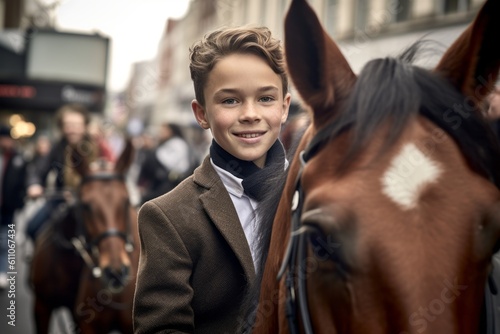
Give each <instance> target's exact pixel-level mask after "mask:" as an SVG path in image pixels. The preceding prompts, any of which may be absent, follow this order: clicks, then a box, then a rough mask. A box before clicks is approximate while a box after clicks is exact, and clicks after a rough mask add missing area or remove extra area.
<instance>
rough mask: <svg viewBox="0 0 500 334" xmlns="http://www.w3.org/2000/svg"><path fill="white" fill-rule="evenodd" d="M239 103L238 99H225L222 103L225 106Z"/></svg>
mask: <svg viewBox="0 0 500 334" xmlns="http://www.w3.org/2000/svg"><path fill="white" fill-rule="evenodd" d="M237 102H238V101H236V99H225V100H224V101H222V103H223V104H235V103H237Z"/></svg>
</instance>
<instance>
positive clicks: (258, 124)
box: [192, 53, 290, 167]
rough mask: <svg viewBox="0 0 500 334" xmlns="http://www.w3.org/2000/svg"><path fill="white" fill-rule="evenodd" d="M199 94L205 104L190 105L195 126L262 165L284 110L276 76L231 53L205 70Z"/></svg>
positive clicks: (249, 57)
mask: <svg viewBox="0 0 500 334" xmlns="http://www.w3.org/2000/svg"><path fill="white" fill-rule="evenodd" d="M204 95H205V101H206V102H205V106H201V105H200V104H199V103H198V102H197V101H196V100H195V101H193V102H192V108H193V111H194V113H195V116H196V119H197V121H198V123H200V125H201V126H202V127H203V128H204V129H210V130H211V131H212V135H213V137H214V139H215V141H216V142H217V143H218V144H219V145H220V146H221V147H222V148H224V149H225V150H226V151H227V152H228V153H230V154H232V155H233V156H235V157H237V158H239V159H241V160H246V161H253V162H254V163H255V164H256V165H257V166H259V167H262V166H264V164H265V159H266V154H267V151H268V150H269V148H270V147H271V146H272V145H273V144H274V142H275V141H276V139H277V138H278V136H279V133H280V130H281V124H283V123H284V122H285V121H286V118H287V116H288V108H289V106H290V94H286V96H285V97H284V98H283V88H282V82H281V78H280V76H279V75H278V74H276V73H274V71H273V70H272V69H271V67H270V66H269V65H268V64H267V63H266V61H265V60H263V59H262V58H260V57H258V56H256V55H253V54H239V53H238V54H231V55H229V56H225V57H224V58H222V59H221V60H219V61H218V62H217V63H216V65H215V66H214V68H213V69H212V71H211V72H210V74H209V76H208V80H207V84H206V87H205V89H204Z"/></svg>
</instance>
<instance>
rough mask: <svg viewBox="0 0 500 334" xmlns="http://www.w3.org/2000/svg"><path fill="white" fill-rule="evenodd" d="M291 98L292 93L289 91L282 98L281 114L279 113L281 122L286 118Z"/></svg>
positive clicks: (283, 122)
mask: <svg viewBox="0 0 500 334" xmlns="http://www.w3.org/2000/svg"><path fill="white" fill-rule="evenodd" d="M291 100H292V95H291V94H290V93H286V95H285V98H284V99H283V114H282V115H281V124H285V122H286V120H287V118H288V112H289V111H290V102H291Z"/></svg>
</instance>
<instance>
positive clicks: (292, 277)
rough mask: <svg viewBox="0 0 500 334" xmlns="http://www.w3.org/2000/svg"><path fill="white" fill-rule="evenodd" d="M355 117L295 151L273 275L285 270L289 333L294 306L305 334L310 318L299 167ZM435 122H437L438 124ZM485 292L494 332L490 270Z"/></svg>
mask: <svg viewBox="0 0 500 334" xmlns="http://www.w3.org/2000/svg"><path fill="white" fill-rule="evenodd" d="M424 116H427V118H430V119H431V121H433V120H434V119H433V118H432V117H429V116H428V115H424ZM354 122H355V120H354V119H353V118H351V117H347V118H346V119H343V120H342V121H341V122H340V123H337V124H336V125H335V122H331V123H330V124H329V125H327V126H325V127H323V128H321V129H320V130H319V131H318V132H317V133H316V134H315V136H314V137H313V138H312V140H311V141H310V143H309V144H308V146H307V148H306V149H305V150H303V151H301V152H300V153H299V160H300V170H299V172H298V174H297V177H296V180H295V191H294V194H293V199H292V205H291V213H292V217H291V229H290V237H289V240H288V245H287V249H286V251H285V256H284V258H283V262H282V264H281V267H280V270H279V272H278V275H277V280H278V281H280V280H281V279H282V277H283V275H284V274H285V272H286V278H285V286H286V301H285V314H286V317H287V320H288V327H289V331H290V333H291V334H298V333H299V328H300V324H299V319H298V317H297V307H298V308H299V312H300V319H301V324H302V328H303V329H304V332H305V333H306V334H313V333H314V332H313V328H312V321H311V316H310V313H309V307H308V302H307V287H306V278H307V277H306V276H307V275H306V272H305V270H304V267H303V265H304V264H305V263H306V260H307V237H308V236H309V233H310V232H314V231H315V230H316V229H317V228H315V227H313V226H311V225H302V226H301V223H300V219H301V216H302V206H303V203H304V191H303V189H302V183H301V177H302V174H303V170H304V168H305V166H306V164H307V162H308V161H309V160H310V159H311V158H312V157H313V156H314V155H316V154H317V153H318V151H319V150H320V149H321V148H322V147H324V146H325V144H326V143H327V142H328V141H329V140H332V139H333V138H331V137H329V136H328V134H329V133H331V132H332V129H335V128H337V130H338V131H337V132H336V133H337V136H338V135H340V134H341V133H343V132H344V131H346V130H348V129H349V128H350V127H351V126H352V125H353V124H354ZM438 124H439V123H438ZM442 128H443V129H444V130H445V131H446V132H448V134H450V135H451V136H452V137H454V138H456V135H455V134H454V133H453V132H452V131H451V129H449V128H447V127H442ZM482 162H483V163H484V164H483V166H482V167H485V168H484V169H483V173H484V174H485V176H486V177H487V178H488V179H489V180H490V181H491V182H492V183H493V184H495V185H496V186H497V188H500V174H499V173H498V171H495V170H494V168H493V166H491V165H490V164H488V163H486V161H482ZM486 291H487V293H490V296H488V295H487V296H486V297H488V298H486V303H487V309H486V323H487V324H486V328H487V329H486V332H487V333H494V331H495V324H494V317H495V316H494V315H493V314H492V310H493V309H494V308H493V307H492V306H491V305H490V304H491V303H492V301H491V300H490V297H491V295H496V294H497V293H498V289H497V287H496V284H495V282H494V280H493V278H492V273H491V274H490V275H488V281H487V284H486Z"/></svg>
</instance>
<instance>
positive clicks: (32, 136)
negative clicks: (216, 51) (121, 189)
mask: <svg viewBox="0 0 500 334" xmlns="http://www.w3.org/2000/svg"><path fill="white" fill-rule="evenodd" d="M290 2H291V0H0V124H3V125H8V126H9V130H10V137H11V138H13V139H14V140H15V141H16V146H18V148H19V151H20V152H21V153H22V155H24V156H26V158H27V161H30V164H31V165H32V166H34V169H35V170H36V168H37V164H36V162H37V159H38V157H43V156H46V155H47V153H48V152H49V150H50V145H51V143H54V142H55V140H56V139H57V138H58V137H59V136H60V134H59V133H58V131H57V125H56V122H55V120H54V118H55V113H56V110H57V109H58V108H59V107H61V106H62V105H65V104H68V103H79V104H83V105H84V106H85V107H86V108H88V109H89V110H90V111H91V114H92V117H93V119H94V121H95V122H92V125H93V126H92V135H93V136H94V135H95V136H96V138H98V139H99V140H100V141H103V142H106V144H107V145H108V146H109V148H110V150H112V152H111V155H112V156H115V157H117V156H118V155H119V153H120V151H121V149H122V148H123V138H124V135H128V136H130V137H132V138H133V139H134V141H133V142H134V145H135V146H136V148H137V149H138V150H137V152H138V153H137V154H136V158H135V160H134V164H133V166H132V167H131V169H130V171H129V174H130V175H128V178H129V179H130V180H129V181H128V182H129V183H130V193H131V198H132V200H131V201H132V203H134V204H140V203H141V202H142V201H143V200H144V198H146V195H147V194H148V191H149V193H151V192H152V190H151V189H149V188H148V187H151V185H155V184H158V183H159V181H158V180H156V179H151V176H155V175H157V173H156V171H153V172H151V171H150V170H149V169H147V168H145V167H144V166H146V167H150V166H151V164H150V163H149V162H150V160H148V157H154V156H155V152H156V151H155V150H157V149H158V148H159V147H161V146H160V144H162V143H163V142H166V141H167V140H168V138H169V137H171V136H172V133H174V132H175V133H177V130H176V131H173V130H174V129H177V128H178V129H180V131H179V132H182V135H183V138H184V139H185V140H186V141H187V144H188V145H187V146H188V147H189V151H190V152H192V153H194V155H195V156H194V157H190V159H191V158H192V159H191V160H193V163H194V165H196V163H199V162H200V161H201V159H202V158H203V157H204V156H205V154H206V153H207V149H208V146H209V144H210V139H211V138H210V133H209V132H207V131H202V130H201V129H200V128H199V126H198V125H197V124H196V122H195V119H194V117H193V115H192V112H191V107H190V102H191V100H192V99H193V98H194V90H193V86H192V82H191V79H190V73H189V62H188V55H189V47H190V46H191V45H192V43H193V42H194V41H196V40H199V39H200V38H201V37H202V36H203V35H205V34H206V33H208V32H209V31H211V30H213V29H215V28H218V27H220V26H234V25H242V24H257V25H265V26H268V27H269V28H270V29H271V30H272V32H273V34H274V35H275V36H276V37H278V38H280V39H283V22H284V17H285V14H286V11H287V9H288V6H289V4H290ZM483 2H484V0H419V1H417V0H309V3H310V4H311V5H312V6H313V8H314V9H315V11H316V13H318V15H319V17H320V20H321V21H322V23H323V25H324V27H325V29H326V30H327V31H328V33H329V34H330V35H331V36H333V37H334V38H335V39H336V41H337V42H338V43H339V45H340V47H341V49H342V51H343V52H344V55H345V56H346V58H347V60H348V61H349V62H350V64H351V66H352V68H353V69H354V71H355V72H359V71H360V70H361V68H362V66H363V65H364V64H365V63H366V62H367V61H368V60H370V59H372V58H375V57H385V56H390V55H396V54H398V53H400V52H401V51H402V50H404V49H405V48H406V47H408V46H409V45H411V44H412V43H414V42H415V41H416V40H418V39H419V38H426V39H431V40H435V41H437V42H438V44H435V45H433V48H432V50H433V51H432V52H431V53H427V54H425V55H424V56H423V58H422V59H421V61H420V62H419V63H420V65H422V66H427V67H429V66H432V65H434V63H435V62H436V61H437V59H439V56H440V54H441V52H443V51H444V50H445V49H446V47H447V46H449V45H450V44H451V43H452V42H453V41H454V40H455V39H456V38H457V37H458V35H459V34H460V33H461V32H462V31H463V30H464V28H465V27H466V25H467V24H468V23H470V22H471V20H472V19H473V17H474V15H475V14H476V13H477V11H478V9H479V7H480V6H481V5H482V3H483ZM291 92H292V101H293V102H292V107H291V110H290V116H289V123H287V126H288V128H287V129H291V128H292V129H293V127H294V126H295V125H296V124H299V123H300V121H301V117H299V116H301V115H302V112H303V110H302V109H301V108H300V107H299V105H300V104H299V97H298V96H297V94H296V93H295V92H294V90H293V87H292V89H291ZM302 120H303V118H302ZM165 124H170V125H165ZM169 129H170V130H169ZM89 132H90V128H89ZM168 133H170V135H167V134H168ZM283 133H284V134H286V133H287V131H283ZM288 133H289V132H288ZM4 135H5V134H4ZM285 139H286V140H285ZM282 140H283V142H284V143H285V144H287V143H289V140H288V139H287V138H286V137H285V136H284V135H283V138H282ZM160 167H161V166H160ZM189 171H191V169H189ZM158 175H159V176H160V177H161V178H162V179H168V178H165V177H163V176H162V175H164V174H161V173H160V174H158ZM179 180H180V179H179ZM179 180H177V181H179ZM48 183H50V182H48ZM153 190H154V191H156V189H153ZM160 191H162V192H163V191H164V190H163V189H160ZM37 205H38V202H36V201H35V202H34V201H31V202H27V203H26V205H25V207H24V208H23V211H21V213H20V214H19V216H18V217H17V223H16V224H18V225H17V227H16V228H17V230H18V234H17V236H18V239H19V240H17V247H18V249H19V253H18V255H17V256H18V263H19V266H20V268H19V277H18V282H19V283H18V286H19V289H18V291H17V295H16V303H17V305H18V313H17V320H18V322H17V323H18V326H17V327H16V328H12V327H10V326H7V324H6V322H5V321H2V322H1V323H0V332H1V333H32V332H34V330H33V316H32V314H31V313H32V312H31V309H32V307H31V303H32V295H31V292H30V291H31V290H30V289H29V288H28V278H27V273H28V263H29V261H28V260H26V259H29V254H30V251H31V250H30V243H29V242H25V237H24V226H25V224H26V221H27V220H28V219H29V217H30V215H32V214H33V212H34V210H36V208H37V207H38V206H37ZM0 291H2V289H1V287H0ZM3 291H5V290H3ZM8 303H9V300H8V299H7V294H6V293H0V305H2V307H6V305H8ZM55 319H56V320H53V325H52V327H51V328H52V329H51V333H54V334H59V333H71V332H74V330H72V328H74V327H73V324H72V321H71V318H70V316H69V313H67V312H64V311H62V312H61V313H60V315H59V316H58V317H56V318H55Z"/></svg>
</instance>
